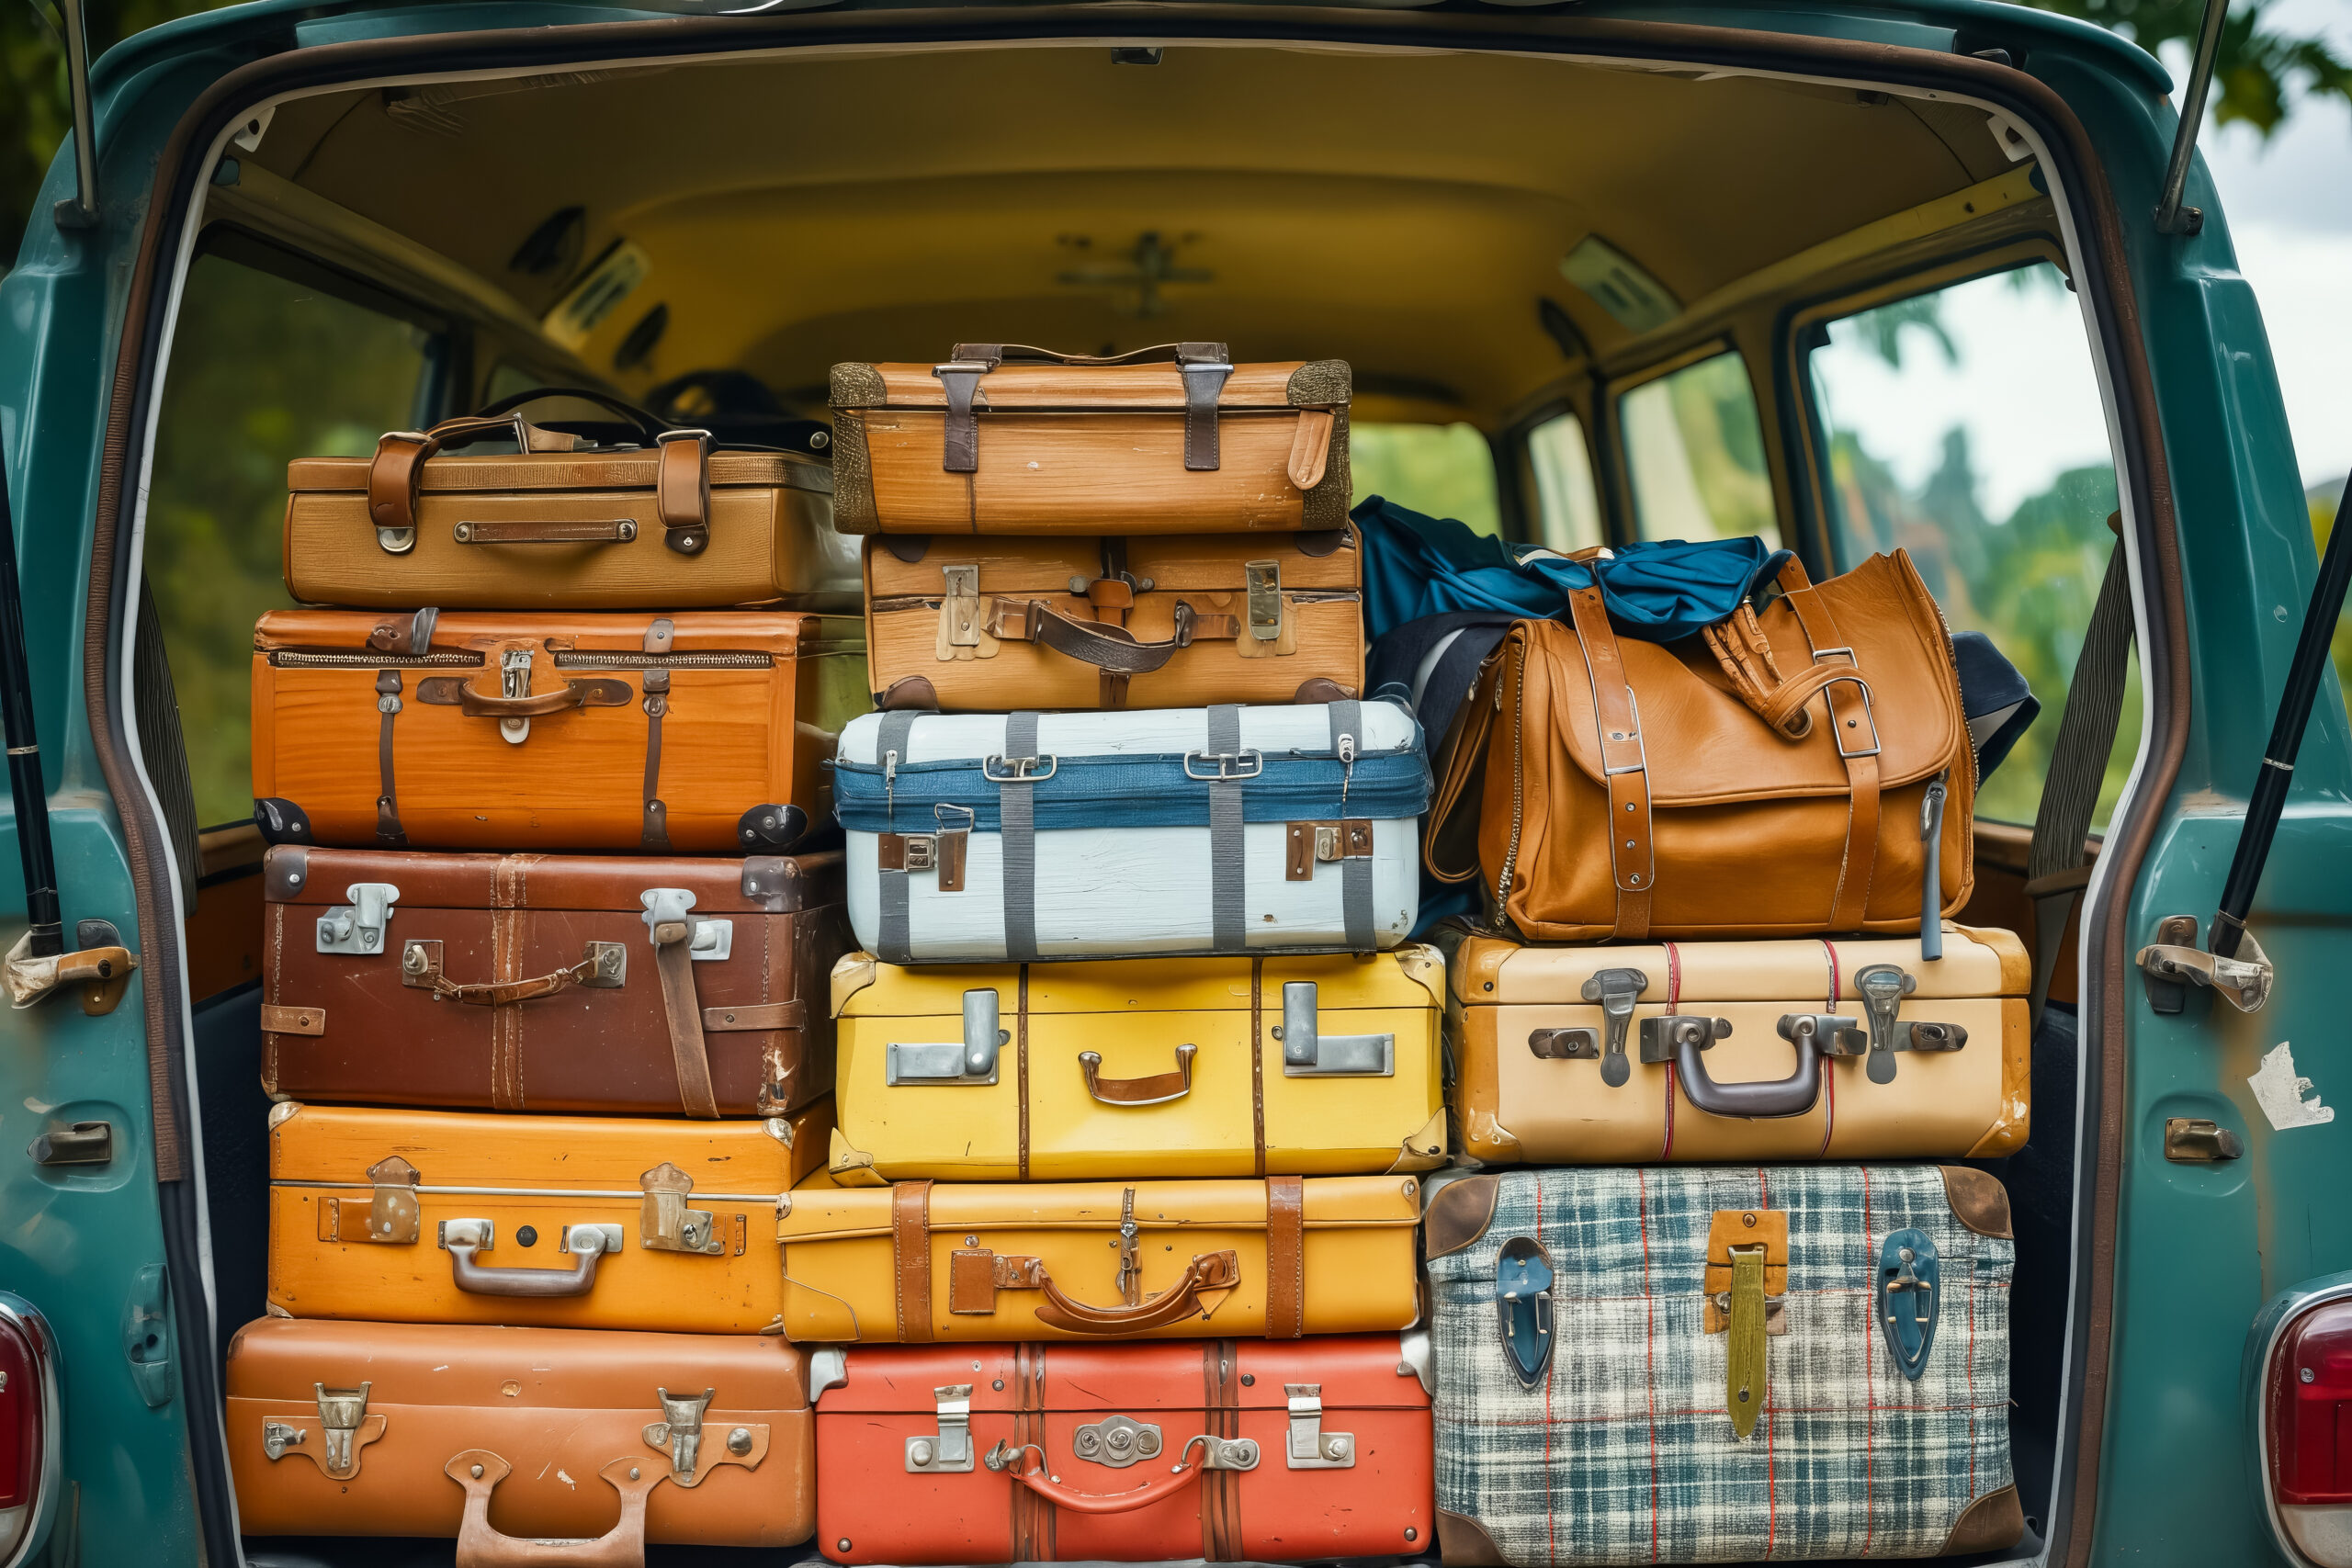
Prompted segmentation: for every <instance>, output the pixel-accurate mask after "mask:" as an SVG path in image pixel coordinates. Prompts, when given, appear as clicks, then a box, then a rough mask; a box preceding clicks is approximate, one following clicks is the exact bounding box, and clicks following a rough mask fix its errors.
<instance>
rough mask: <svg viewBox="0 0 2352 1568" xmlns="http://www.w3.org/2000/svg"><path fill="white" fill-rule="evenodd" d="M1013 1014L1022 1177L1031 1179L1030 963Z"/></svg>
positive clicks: (1017, 987) (1017, 991)
mask: <svg viewBox="0 0 2352 1568" xmlns="http://www.w3.org/2000/svg"><path fill="white" fill-rule="evenodd" d="M1014 995H1015V998H1016V1000H1015V1002H1014V1011H1013V1015H1012V1036H1013V1044H1012V1057H1013V1070H1014V1071H1015V1072H1016V1073H1018V1074H1019V1075H1020V1078H1021V1179H1022V1180H1023V1181H1026V1180H1028V1179H1029V965H1027V964H1023V965H1022V966H1021V978H1020V979H1019V980H1018V981H1017V982H1016V983H1015V990H1014Z"/></svg>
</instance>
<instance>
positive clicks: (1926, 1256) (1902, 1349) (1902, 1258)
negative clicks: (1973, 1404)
mask: <svg viewBox="0 0 2352 1568" xmlns="http://www.w3.org/2000/svg"><path fill="white" fill-rule="evenodd" d="M1878 1277H1879V1292H1878V1294H1879V1316H1880V1318H1881V1319H1882V1321H1883V1323H1884V1325H1885V1327H1886V1350H1887V1354H1888V1355H1890V1356H1892V1357H1894V1364H1895V1366H1896V1367H1897V1368H1898V1369H1899V1370H1900V1371H1902V1373H1903V1375H1904V1376H1905V1378H1908V1379H1909V1380H1910V1381H1911V1382H1918V1381H1919V1374H1920V1373H1921V1372H1923V1371H1927V1368H1928V1348H1929V1347H1930V1346H1932V1345H1933V1344H1935V1342H1936V1305H1937V1294H1938V1292H1937V1290H1936V1287H1937V1286H1939V1285H1940V1284H1941V1283H1943V1267H1942V1264H1941V1262H1940V1260H1939V1258H1937V1256H1936V1244H1935V1240H1934V1238H1933V1237H1931V1236H1929V1235H1928V1233H1927V1232H1925V1231H1921V1230H1899V1231H1895V1232H1894V1233H1893V1234H1892V1235H1889V1236H1888V1237H1887V1238H1886V1240H1885V1241H1884V1242H1883V1243H1881V1244H1880V1246H1879V1249H1878Z"/></svg>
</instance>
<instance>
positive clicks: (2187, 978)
mask: <svg viewBox="0 0 2352 1568" xmlns="http://www.w3.org/2000/svg"><path fill="white" fill-rule="evenodd" d="M2132 962H2134V963H2135V964H2138V965H2139V966H2140V973H2141V974H2142V975H2143V976H2145V977H2146V980H2147V986H2148V1006H2149V1007H2150V1008H2152V1009H2153V1010H2155V1011H2157V1012H2159V1013H2177V1012H2178V1011H2180V1010H2181V1008H2182V1007H2183V1005H2184V1004H2185V1002H2186V1000H2187V998H2188V990H2187V987H2192V986H2193V987H2197V988H2198V989H2199V990H2206V991H2211V992H2213V993H2214V994H2215V995H2217V996H2219V997H2220V998H2222V1000H2223V1001H2226V1002H2228V1003H2229V1004H2230V1005H2231V1006H2232V1007H2233V1008H2235V1009H2237V1010H2238V1011H2240V1012H2259V1011H2261V1010H2262V1004H2263V1003H2265V1002H2267V1001H2268V1000H2269V999H2270V981H2271V976H2272V970H2271V967H2270V957H2269V955H2268V954H2267V953H2264V952H2263V951H2262V944H2261V943H2260V942H2256V941H2255V940H2254V933H2253V932H2252V931H2242V932H2240V933H2239V936H2238V954H2237V956H2236V957H2235V958H2222V957H2221V956H2219V955H2218V954H2215V953H2208V952H2206V951H2205V950H2204V949H2202V948H2200V947H2199V946H2198V945H2197V920H2196V918H2195V917H2194V916H2190V915H2167V916H2165V918H2164V919H2162V920H2159V921H2158V922H2156V940H2155V941H2154V942H2152V943H2150V944H2149V945H2148V946H2146V947H2143V948H2142V949H2141V950H2140V953H2139V956H2138V957H2136V958H2135V959H2133V961H2132Z"/></svg>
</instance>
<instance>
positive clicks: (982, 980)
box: [829, 946, 1446, 1185]
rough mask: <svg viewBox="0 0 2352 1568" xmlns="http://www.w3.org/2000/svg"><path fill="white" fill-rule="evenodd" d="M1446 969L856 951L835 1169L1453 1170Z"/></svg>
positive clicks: (953, 1173)
mask: <svg viewBox="0 0 2352 1568" xmlns="http://www.w3.org/2000/svg"><path fill="white" fill-rule="evenodd" d="M1444 987H1445V962H1444V960H1443V959H1442V957H1441V956H1440V955H1439V953H1438V952H1437V950H1436V949H1434V948H1430V947H1420V946H1407V947H1401V948H1397V949H1396V950H1394V951H1392V952H1388V953H1376V954H1367V955H1364V956H1361V957H1359V956H1355V955H1351V954H1347V953H1340V954H1336V955H1331V956H1323V957H1278V956H1272V955H1269V956H1267V957H1263V958H1242V957H1233V958H1170V959H1158V960H1154V961H1153V962H1150V963H1148V964H1136V963H1117V962H1106V963H1076V964H970V965H966V964H921V965H917V966H914V967H909V968H901V967H899V966H897V965H894V964H883V963H880V962H878V961H876V959H875V958H874V957H872V956H871V955H870V954H867V953H852V954H850V955H848V956H847V957H845V958H843V959H842V961H841V962H840V963H839V964H835V965H834V968H833V1012H834V1015H835V1016H836V1017H837V1018H838V1019H839V1020H840V1025H839V1046H838V1055H837V1057H836V1060H837V1063H838V1066H837V1067H836V1069H835V1077H834V1086H835V1095H834V1100H835V1103H836V1104H837V1105H838V1106H839V1107H840V1112H841V1125H840V1128H839V1130H838V1131H836V1132H835V1133H834V1134H833V1138H832V1149H831V1160H830V1162H829V1163H830V1166H831V1171H832V1174H833V1178H834V1179H835V1180H837V1181H840V1182H842V1184H844V1185H873V1184H875V1183H876V1182H879V1181H882V1180H885V1179H887V1180H891V1181H902V1180H908V1179H924V1178H928V1179H938V1180H942V1181H1014V1180H1043V1181H1083V1180H1090V1179H1091V1180H1101V1179H1105V1178H1111V1177H1117V1178H1123V1179H1124V1178H1130V1177H1217V1176H1354V1175H1369V1174H1375V1173H1380V1172H1397V1173H1402V1172H1406V1171H1415V1170H1428V1169H1431V1168H1434V1167H1436V1166H1439V1165H1442V1164H1443V1163H1444V1160H1445V1149H1446V1143H1445V1091H1444V1084H1443V1074H1442V1063H1441V1061H1440V1032H1441V1028H1442V1019H1443V1016H1444V1014H1443V1009H1444V1005H1445V996H1444Z"/></svg>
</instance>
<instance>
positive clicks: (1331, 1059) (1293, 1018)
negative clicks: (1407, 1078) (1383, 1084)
mask: <svg viewBox="0 0 2352 1568" xmlns="http://www.w3.org/2000/svg"><path fill="white" fill-rule="evenodd" d="M1319 994H1320V993H1319V991H1318V990H1317V983H1316V982H1315V981H1313V980H1290V981H1285V982H1284V983H1283V1021H1282V1022H1280V1023H1278V1024H1276V1025H1275V1026H1274V1030H1273V1034H1274V1038H1275V1039H1276V1040H1279V1041H1281V1042H1282V1046H1283V1077H1286V1078H1329V1077H1351V1078H1385V1077H1395V1076H1396V1073H1397V1036H1396V1035H1394V1034H1325V1033H1323V1032H1321V1031H1320V1029H1319V1027H1318V1015H1319V1013H1320V1007H1319V1003H1318V997H1319Z"/></svg>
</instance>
